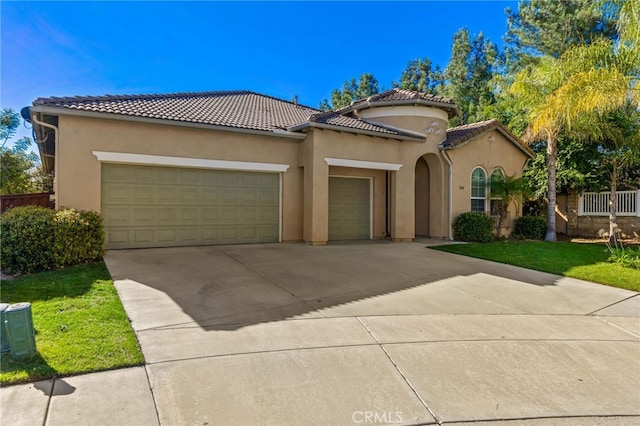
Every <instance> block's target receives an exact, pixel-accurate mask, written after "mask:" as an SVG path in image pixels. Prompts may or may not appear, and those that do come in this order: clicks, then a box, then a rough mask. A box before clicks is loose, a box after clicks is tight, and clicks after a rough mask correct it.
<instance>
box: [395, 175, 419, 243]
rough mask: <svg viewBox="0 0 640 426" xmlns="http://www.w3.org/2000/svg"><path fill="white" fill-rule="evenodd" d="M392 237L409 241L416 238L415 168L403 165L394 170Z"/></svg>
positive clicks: (401, 240)
mask: <svg viewBox="0 0 640 426" xmlns="http://www.w3.org/2000/svg"><path fill="white" fill-rule="evenodd" d="M392 173H393V177H392V179H391V191H392V197H391V200H392V203H391V209H392V214H391V239H392V240H393V241H400V242H409V241H413V240H414V239H415V226H416V224H415V205H414V204H415V170H414V169H413V168H411V167H403V168H401V169H400V170H398V171H396V172H392Z"/></svg>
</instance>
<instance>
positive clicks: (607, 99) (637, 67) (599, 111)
mask: <svg viewBox="0 0 640 426" xmlns="http://www.w3.org/2000/svg"><path fill="white" fill-rule="evenodd" d="M608 4H609V5H610V6H612V7H613V8H615V9H617V10H618V11H619V19H618V34H619V37H618V39H617V40H616V41H615V42H614V41H609V40H602V41H599V42H595V43H592V44H590V45H584V46H578V47H573V48H570V49H569V50H567V52H565V53H564V54H563V55H562V56H561V57H560V58H559V59H557V60H556V59H553V58H550V57H545V58H542V59H541V61H540V63H539V64H537V65H532V66H530V67H529V68H527V69H525V70H523V71H522V72H520V73H519V74H518V75H517V76H516V80H515V82H514V84H513V85H512V87H511V91H512V93H514V94H515V95H517V96H519V97H520V101H521V102H523V103H524V104H525V105H528V107H529V112H530V117H529V119H530V120H529V123H530V124H529V127H528V128H527V132H526V134H525V140H540V139H543V140H546V142H547V168H548V173H549V179H548V187H547V192H548V201H549V204H548V209H547V235H546V237H545V239H546V240H547V241H555V239H556V235H555V207H556V206H555V205H556V203H555V199H556V197H555V196H556V193H555V192H556V191H555V180H556V179H555V177H556V159H557V138H558V134H559V133H560V131H561V130H567V131H570V132H572V133H574V132H575V133H578V134H579V133H585V130H586V133H589V134H590V136H589V139H592V140H597V141H600V142H604V141H608V143H609V144H611V141H613V140H615V143H613V145H614V151H615V150H619V149H621V147H623V146H624V147H629V145H630V144H631V145H633V144H634V143H633V141H635V140H637V139H638V138H637V137H636V136H637V132H638V126H637V125H632V126H631V127H629V128H627V129H626V130H625V129H620V125H621V124H623V123H624V122H625V120H617V124H616V125H612V123H611V121H612V120H611V114H613V112H614V111H624V110H625V109H630V110H631V111H634V110H635V111H637V108H638V104H639V97H640V96H639V88H638V79H639V77H640V0H613V1H611V2H608ZM603 6H604V3H600V4H599V7H603ZM618 117H619V118H620V115H619V116H618ZM613 121H614V122H615V121H616V120H613ZM616 129H617V130H616ZM634 132H635V133H634ZM633 135H636V136H633ZM630 136H633V137H630ZM614 180H615V181H616V182H617V173H612V174H611V181H612V196H611V200H610V208H611V214H610V231H611V232H610V238H615V232H614V231H615V220H616V214H615V212H616V209H617V206H616V197H615V186H616V183H615V182H614Z"/></svg>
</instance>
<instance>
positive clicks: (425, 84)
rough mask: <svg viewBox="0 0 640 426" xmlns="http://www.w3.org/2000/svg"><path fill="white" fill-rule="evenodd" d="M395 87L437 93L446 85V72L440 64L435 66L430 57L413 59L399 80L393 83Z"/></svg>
mask: <svg viewBox="0 0 640 426" xmlns="http://www.w3.org/2000/svg"><path fill="white" fill-rule="evenodd" d="M391 85H392V86H393V87H397V88H400V89H407V90H413V91H416V92H421V93H431V94H433V95H437V94H439V93H440V92H442V89H443V86H444V73H443V72H442V70H440V66H438V65H436V66H435V67H434V66H433V64H432V63H431V59H429V58H418V59H413V60H411V61H409V62H408V63H407V67H406V68H405V69H404V70H403V71H402V75H400V80H399V81H394V82H393V83H391Z"/></svg>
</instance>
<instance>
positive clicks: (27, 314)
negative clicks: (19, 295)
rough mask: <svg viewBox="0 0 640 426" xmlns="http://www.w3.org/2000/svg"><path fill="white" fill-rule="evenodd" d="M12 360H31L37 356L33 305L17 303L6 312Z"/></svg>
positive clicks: (5, 320)
mask: <svg viewBox="0 0 640 426" xmlns="http://www.w3.org/2000/svg"><path fill="white" fill-rule="evenodd" d="M4 324H5V328H6V330H7V334H8V337H9V348H10V352H11V358H14V359H17V358H30V357H32V356H34V355H35V354H36V336H35V331H34V329H33V318H32V316H31V303H15V304H13V305H10V306H9V307H8V308H7V310H6V311H4Z"/></svg>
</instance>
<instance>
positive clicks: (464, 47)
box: [443, 28, 498, 125]
mask: <svg viewBox="0 0 640 426" xmlns="http://www.w3.org/2000/svg"><path fill="white" fill-rule="evenodd" d="M497 59H498V48H497V46H496V44H495V43H493V42H491V41H489V40H488V39H485V37H484V35H483V34H482V33H480V34H479V35H477V36H476V37H474V38H473V39H471V38H470V37H469V30H468V29H466V28H463V29H461V30H459V31H458V32H457V33H456V34H455V35H454V36H453V46H452V48H451V60H450V61H449V65H448V66H447V68H446V69H445V72H444V76H445V78H446V86H445V87H444V90H443V94H444V95H445V96H448V97H450V98H451V99H453V101H454V102H455V103H456V105H457V106H458V108H459V109H460V112H461V113H462V122H459V121H457V119H454V121H453V122H452V123H451V124H452V125H457V124H462V123H469V122H474V121H481V120H483V119H485V118H486V115H485V108H486V107H487V106H488V105H491V104H493V103H494V101H495V98H494V91H493V87H492V85H491V78H492V77H493V73H494V71H495V68H496V65H497Z"/></svg>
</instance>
